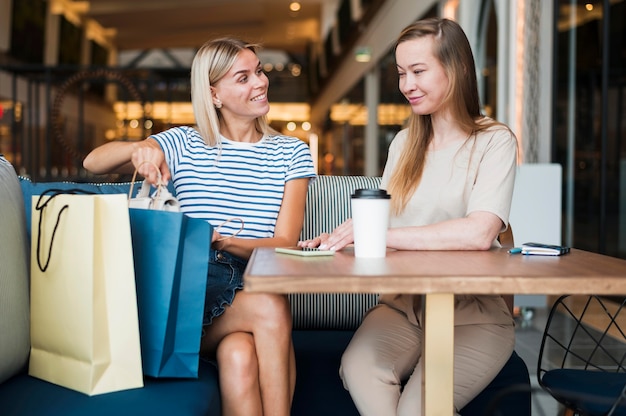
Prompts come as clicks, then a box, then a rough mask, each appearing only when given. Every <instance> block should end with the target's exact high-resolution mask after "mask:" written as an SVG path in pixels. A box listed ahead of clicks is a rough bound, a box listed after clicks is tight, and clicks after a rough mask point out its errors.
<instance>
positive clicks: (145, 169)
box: [130, 139, 171, 185]
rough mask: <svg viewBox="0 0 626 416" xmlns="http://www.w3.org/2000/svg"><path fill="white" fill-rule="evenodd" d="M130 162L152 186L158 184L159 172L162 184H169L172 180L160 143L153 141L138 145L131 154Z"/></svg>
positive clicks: (149, 140)
mask: <svg viewBox="0 0 626 416" xmlns="http://www.w3.org/2000/svg"><path fill="white" fill-rule="evenodd" d="M130 161H131V163H132V164H133V166H134V167H135V169H136V170H137V173H138V174H140V175H141V176H143V177H144V178H146V179H147V180H148V182H149V183H151V184H152V185H157V184H158V182H159V172H160V173H161V183H162V184H167V182H168V181H169V180H170V178H171V173H170V169H169V167H168V166H167V163H166V162H165V154H164V153H163V150H161V147H160V146H159V145H158V143H156V142H155V141H154V140H152V139H147V140H144V141H143V142H141V143H140V144H137V145H136V146H135V148H134V150H133V152H132V154H131V158H130ZM157 169H158V171H157Z"/></svg>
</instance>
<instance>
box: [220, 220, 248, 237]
mask: <svg viewBox="0 0 626 416" xmlns="http://www.w3.org/2000/svg"><path fill="white" fill-rule="evenodd" d="M233 221H239V222H240V226H239V229H238V230H237V231H236V232H235V233H234V234H232V235H227V236H226V237H221V238H218V239H217V240H215V241H224V240H228V239H229V238H233V237H236V236H238V235H239V233H241V232H242V231H243V227H244V222H243V220H242V219H241V218H239V217H232V218H229V219H227V220H226V221H224V222H223V223H221V224H220V225H218V226H217V228H216V229H215V232H216V233H218V234H219V232H220V230H221V229H222V227H223V226H225V225H226V224H228V223H230V222H233Z"/></svg>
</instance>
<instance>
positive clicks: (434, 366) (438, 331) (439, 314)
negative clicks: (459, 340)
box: [422, 293, 454, 416]
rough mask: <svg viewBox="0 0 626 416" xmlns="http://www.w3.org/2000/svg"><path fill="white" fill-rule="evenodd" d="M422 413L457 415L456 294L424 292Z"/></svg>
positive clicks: (445, 415)
mask: <svg viewBox="0 0 626 416" xmlns="http://www.w3.org/2000/svg"><path fill="white" fill-rule="evenodd" d="M423 308H424V354H423V356H422V366H423V369H424V375H423V385H422V397H423V401H422V415H428V416H451V415H454V404H453V397H454V380H453V378H454V295H453V294H451V293H431V294H427V295H425V299H424V302H423Z"/></svg>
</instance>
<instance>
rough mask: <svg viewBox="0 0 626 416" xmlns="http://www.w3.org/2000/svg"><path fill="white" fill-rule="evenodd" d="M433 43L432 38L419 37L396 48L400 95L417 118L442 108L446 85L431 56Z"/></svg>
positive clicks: (441, 69) (447, 86)
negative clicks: (404, 98)
mask: <svg viewBox="0 0 626 416" xmlns="http://www.w3.org/2000/svg"><path fill="white" fill-rule="evenodd" d="M433 43H434V39H433V37H432V36H423V37H420V38H415V39H410V40H407V41H404V42H401V43H400V44H398V46H397V48H396V65H397V67H398V77H399V81H398V83H399V88H400V92H401V93H402V94H403V95H404V96H405V97H406V99H407V100H408V102H409V104H410V105H411V109H412V110H413V113H415V114H417V115H429V114H430V115H433V114H435V113H437V112H440V111H442V110H444V109H445V107H446V103H445V99H446V96H447V94H448V89H449V84H450V82H449V79H448V76H447V74H446V71H445V69H444V67H443V66H442V65H441V62H440V61H439V59H437V57H435V55H434V54H433Z"/></svg>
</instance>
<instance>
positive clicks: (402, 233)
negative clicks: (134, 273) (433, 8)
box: [300, 19, 517, 416]
mask: <svg viewBox="0 0 626 416" xmlns="http://www.w3.org/2000/svg"><path fill="white" fill-rule="evenodd" d="M395 55H396V64H397V68H398V75H399V87H400V91H401V92H402V94H404V96H405V97H406V99H407V100H408V102H409V104H410V105H411V109H412V115H411V117H410V119H409V125H408V128H407V129H405V130H403V131H401V132H399V133H398V135H397V136H396V137H395V139H394V140H393V142H392V143H391V146H390V149H389V155H388V160H387V164H386V166H385V170H384V172H383V179H382V184H381V188H384V189H387V191H388V192H389V193H390V194H391V197H392V202H391V207H392V209H391V217H390V228H389V230H388V232H387V246H388V247H390V248H394V249H398V250H488V249H489V248H491V247H494V246H498V242H497V236H498V234H499V233H500V232H501V231H503V230H504V229H506V227H507V226H508V216H509V210H510V206H511V197H512V194H513V184H514V179H515V168H516V158H517V141H516V139H515V136H514V134H513V133H512V132H511V131H510V129H509V128H508V127H506V126H505V125H503V124H500V123H498V122H496V121H494V120H492V119H489V118H487V117H484V116H483V115H481V113H480V104H479V98H478V88H477V81H476V69H475V64H474V59H473V56H472V51H471V48H470V45H469V42H468V40H467V38H466V36H465V34H464V32H463V30H462V29H461V28H460V26H459V25H458V24H457V23H455V22H453V21H450V20H446V19H427V20H423V21H419V22H417V23H414V24H412V25H410V26H409V27H407V28H406V29H405V30H404V31H403V32H402V33H401V34H400V36H399V38H398V41H397V43H396V48H395ZM353 241H354V238H353V230H352V222H351V220H348V221H346V222H345V223H344V224H342V225H340V226H339V227H338V228H337V229H335V230H334V231H333V232H332V233H331V234H322V235H320V236H319V237H317V238H315V239H313V240H309V241H304V242H300V245H303V246H311V247H313V246H319V247H321V248H333V249H335V250H339V249H342V248H343V247H345V246H346V245H348V244H350V243H352V242H353ZM420 299H421V298H420V296H418V295H405V294H398V295H384V296H381V298H380V299H379V304H378V305H377V306H375V307H374V308H372V309H371V310H370V311H369V312H368V314H367V315H366V317H365V319H364V321H363V323H362V324H361V326H360V328H359V329H358V330H357V332H356V333H355V335H354V337H353V339H352V341H351V342H350V345H349V346H348V348H347V349H346V351H345V353H344V355H343V358H342V363H341V369H340V374H341V377H342V379H343V381H344V385H345V387H346V388H347V389H348V390H349V391H350V394H351V396H352V398H353V400H354V402H355V404H356V406H357V408H358V410H359V412H360V413H361V415H376V416H380V415H386V416H387V415H402V416H403V415H412V416H414V415H419V414H420V411H421V384H422V374H421V368H420V365H418V363H419V359H420V355H421V348H422V339H423V329H422V319H421V316H420V314H421V305H420ZM514 337H515V333H514V324H513V319H512V317H511V314H510V312H509V310H508V308H507V306H506V304H505V302H504V300H503V299H502V297H501V296H457V297H456V298H455V333H454V340H455V348H454V406H455V409H456V411H459V410H460V409H462V408H463V407H464V406H465V405H466V404H467V403H469V402H470V401H471V400H472V399H473V398H474V397H475V396H476V395H477V394H478V393H480V392H481V391H482V390H483V389H484V388H485V387H486V386H487V385H488V384H489V383H490V382H491V381H492V380H493V378H494V377H495V376H496V375H497V374H498V372H499V371H500V369H501V368H502V367H503V366H504V364H505V363H506V361H507V360H508V359H509V357H510V355H511V353H512V351H513V347H514V343H515V339H514Z"/></svg>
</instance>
